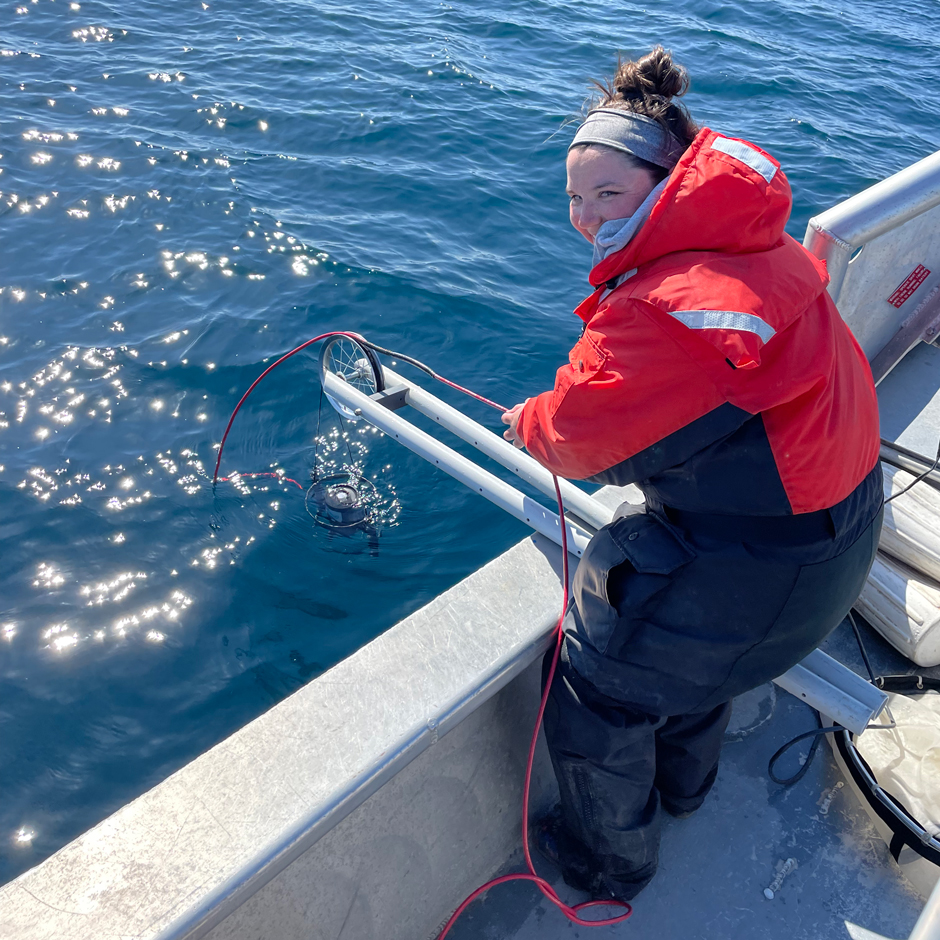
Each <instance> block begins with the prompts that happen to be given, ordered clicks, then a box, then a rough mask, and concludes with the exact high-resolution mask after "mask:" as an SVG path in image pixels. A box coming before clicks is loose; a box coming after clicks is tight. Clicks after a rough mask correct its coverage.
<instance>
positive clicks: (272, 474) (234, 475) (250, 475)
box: [212, 470, 303, 490]
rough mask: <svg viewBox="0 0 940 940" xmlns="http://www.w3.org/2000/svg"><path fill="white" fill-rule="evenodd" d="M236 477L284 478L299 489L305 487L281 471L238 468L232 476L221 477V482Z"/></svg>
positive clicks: (283, 479)
mask: <svg viewBox="0 0 940 940" xmlns="http://www.w3.org/2000/svg"><path fill="white" fill-rule="evenodd" d="M235 477H239V478H241V477H251V478H252V479H254V478H255V477H276V478H277V479H278V480H282V481H283V482H284V483H293V484H294V486H296V487H297V489H298V490H302V489H303V487H302V486H301V485H300V484H299V483H298V482H297V481H296V480H292V479H291V478H290V477H285V476H282V475H281V474H280V473H239V472H238V471H237V470H236V471H235V473H234V474H233V475H232V476H230V477H219V483H228V482H229V481H230V480H232V479H234V478H235ZM212 482H213V483H214V482H215V480H214V479H213V481H212Z"/></svg>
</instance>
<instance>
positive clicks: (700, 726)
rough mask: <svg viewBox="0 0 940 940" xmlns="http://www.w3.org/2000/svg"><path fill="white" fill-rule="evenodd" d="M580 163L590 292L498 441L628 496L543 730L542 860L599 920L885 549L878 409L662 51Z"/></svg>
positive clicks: (614, 99)
mask: <svg viewBox="0 0 940 940" xmlns="http://www.w3.org/2000/svg"><path fill="white" fill-rule="evenodd" d="M598 87H599V88H601V89H602V91H603V93H604V94H603V98H602V100H601V102H600V106H599V107H598V108H595V110H593V111H591V112H590V113H589V114H588V116H587V119H586V120H585V121H584V123H583V124H582V125H581V126H580V128H579V129H578V131H577V133H576V134H575V137H574V141H573V142H572V144H571V146H570V148H569V151H568V160H567V169H568V195H569V198H570V204H571V209H570V213H571V223H572V225H574V227H575V228H576V229H577V230H578V231H579V232H580V233H581V234H582V235H584V237H585V238H586V239H587V240H588V241H590V242H591V243H592V244H593V245H594V266H593V269H592V270H591V274H590V282H591V284H592V286H593V287H594V292H593V293H592V294H591V296H590V297H588V298H587V299H586V300H585V301H583V302H582V303H581V304H580V306H579V307H578V308H577V310H576V311H575V312H576V313H577V315H578V316H579V317H580V318H581V319H582V320H583V321H584V330H583V333H582V335H581V339H580V340H579V342H578V343H577V344H576V345H575V347H574V349H572V351H571V353H570V355H569V357H568V364H567V365H564V366H563V367H562V368H560V369H559V370H558V373H557V377H556V380H555V387H554V389H553V390H551V391H548V392H544V393H542V394H541V395H538V396H537V397H535V398H530V399H528V400H527V401H526V402H525V403H523V404H521V405H516V406H515V407H514V408H513V409H511V410H510V411H509V412H507V413H506V414H505V415H504V416H503V421H504V422H505V423H507V424H509V429H508V430H507V431H506V434H505V436H506V437H507V438H508V439H509V440H512V441H513V442H514V443H516V444H517V445H518V446H525V447H526V448H528V450H529V451H530V452H531V453H532V454H533V455H534V456H535V457H536V458H537V459H538V460H539V461H540V462H541V463H543V464H544V465H545V466H546V467H547V468H548V469H550V470H551V471H553V472H554V473H557V474H559V475H563V476H566V477H574V478H578V479H587V480H591V481H595V482H599V483H613V484H618V485H624V484H627V483H637V484H638V485H639V487H640V489H641V490H642V491H643V493H644V495H645V497H646V505H645V507H644V508H643V510H642V511H636V510H634V509H633V508H632V507H630V506H624V507H622V510H621V511H620V512H618V515H617V518H615V521H614V522H612V523H611V524H610V525H609V526H605V527H604V528H603V529H601V530H600V531H599V532H598V533H597V535H596V536H595V537H594V538H593V539H592V541H591V543H590V545H589V547H588V549H587V551H586V552H585V555H584V558H583V560H582V561H581V563H580V566H579V567H578V570H577V573H576V576H575V578H574V582H573V600H572V606H571V608H570V609H569V612H568V615H567V619H566V622H565V632H566V636H565V642H564V646H563V649H562V654H561V659H560V662H559V668H558V673H557V675H556V678H555V681H554V683H553V686H552V690H551V694H550V698H549V705H548V709H547V712H546V718H545V730H546V735H547V739H548V745H549V750H550V752H551V756H552V762H553V765H554V768H555V773H556V776H557V778H558V784H559V788H560V791H561V803H560V807H559V809H558V810H557V811H556V812H555V813H554V814H552V816H550V817H549V818H548V819H547V820H543V822H542V823H541V824H540V826H539V827H537V842H538V846H539V848H540V849H541V850H542V851H543V854H546V855H548V856H549V857H552V858H555V859H557V860H558V861H559V863H560V865H561V867H562V870H563V873H564V876H565V880H566V881H568V883H569V884H571V885H573V886H575V887H578V888H581V889H583V890H586V891H589V892H591V893H592V894H593V895H594V896H595V897H615V898H619V899H621V900H624V901H626V900H630V899H631V898H633V897H634V896H635V895H636V894H637V893H638V892H639V891H640V890H641V889H642V888H643V887H644V886H645V885H646V884H647V883H648V882H649V880H650V879H651V878H652V876H653V874H654V873H655V870H656V865H657V857H658V846H659V830H660V814H661V810H665V811H666V812H668V813H671V814H672V815H674V816H687V815H689V814H690V813H692V812H694V811H695V810H696V809H697V808H698V807H699V806H700V805H701V804H702V802H703V800H704V799H705V795H706V794H707V793H708V790H709V789H710V788H711V786H712V784H713V783H714V780H715V776H716V773H717V768H718V756H719V752H720V749H721V741H722V736H723V734H724V730H725V727H726V725H727V723H728V718H729V716H730V710H731V706H730V700H731V698H732V697H733V696H735V695H739V694H741V693H742V692H745V691H746V690H748V689H751V688H754V687H756V686H758V685H760V684H762V683H764V682H767V681H769V680H770V679H773V678H774V677H775V676H779V675H780V674H781V673H783V672H785V671H786V670H787V669H789V668H790V667H791V666H793V665H794V664H795V663H797V662H799V660H801V659H802V658H803V657H804V656H806V655H807V654H808V653H809V652H810V651H811V650H813V649H814V648H815V647H816V646H817V645H818V644H819V643H820V642H821V641H822V640H823V638H824V637H825V636H826V635H827V634H828V633H829V632H830V631H831V630H832V629H834V628H835V627H836V625H837V624H838V623H839V622H840V621H841V620H842V618H843V617H844V616H845V614H846V612H847V611H848V610H849V608H850V606H851V604H852V603H853V602H854V600H855V598H856V597H857V596H858V593H859V591H860V590H861V587H862V585H863V583H864V581H865V578H866V577H867V575H868V570H869V567H870V565H871V563H872V559H873V557H874V554H875V550H876V547H877V544H878V536H879V532H880V528H881V505H882V483H881V471H880V464H879V462H878V448H879V434H878V407H877V400H876V398H875V389H874V385H873V383H872V378H871V372H870V370H869V368H868V364H867V362H866V360H865V357H864V355H863V353H862V352H861V350H860V349H859V347H858V345H857V343H856V342H855V340H854V339H853V337H852V335H851V334H850V333H849V331H848V329H847V328H846V327H845V325H844V324H843V322H842V320H841V318H840V317H839V314H838V312H837V311H836V309H835V306H834V305H833V303H832V301H831V300H830V298H829V295H828V294H827V293H826V289H825V288H826V284H827V281H828V277H827V274H826V270H825V267H824V265H822V264H821V263H820V262H818V261H817V260H816V259H815V258H813V257H812V256H810V255H809V253H808V252H806V251H805V250H804V249H803V248H802V247H801V246H800V245H799V244H798V243H797V242H795V241H794V240H793V239H792V238H790V237H789V236H788V235H786V234H785V233H784V225H785V224H786V221H787V218H788V217H789V214H790V207H791V198H790V187H789V184H788V183H787V179H786V177H785V176H784V174H783V172H782V170H781V169H780V165H779V164H778V163H777V161H776V160H774V159H773V158H772V157H771V156H769V155H768V154H767V153H765V152H764V151H762V150H760V149H759V148H757V147H755V146H754V145H753V144H750V143H747V142H745V141H740V140H734V139H732V138H728V137H725V136H724V135H721V134H718V133H715V132H714V131H711V130H708V129H707V128H703V129H701V130H699V129H698V128H697V127H696V126H695V125H694V124H693V122H692V120H691V119H690V117H689V116H688V114H687V112H686V111H685V109H684V108H682V107H681V106H680V105H679V104H677V103H676V102H675V101H674V100H673V99H674V98H676V97H678V96H680V95H681V94H683V93H684V92H685V90H686V89H687V87H688V79H687V77H686V75H685V72H684V70H682V69H681V68H680V67H679V66H677V65H676V64H675V63H673V61H672V58H671V56H670V55H669V53H667V52H666V51H664V50H663V49H662V48H661V47H657V48H656V49H654V50H653V51H652V52H651V53H650V54H649V55H646V56H644V57H643V58H641V59H639V60H638V61H635V62H626V63H621V64H620V65H619V67H618V70H617V73H616V76H615V77H614V79H613V81H612V82H610V83H608V84H607V85H598Z"/></svg>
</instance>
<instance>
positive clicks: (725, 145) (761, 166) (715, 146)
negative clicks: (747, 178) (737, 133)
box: [712, 137, 777, 183]
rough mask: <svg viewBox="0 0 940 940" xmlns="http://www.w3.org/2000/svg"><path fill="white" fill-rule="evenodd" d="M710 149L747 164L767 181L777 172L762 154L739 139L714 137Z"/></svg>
mask: <svg viewBox="0 0 940 940" xmlns="http://www.w3.org/2000/svg"><path fill="white" fill-rule="evenodd" d="M712 150H720V151H721V152H722V153H726V154H728V156H729V157H734V159H735V160H740V161H741V163H744V164H747V166H749V167H750V168H751V169H752V170H756V171H757V172H758V173H760V175H761V176H763V177H764V179H765V180H767V182H768V183H769V182H770V181H771V180H772V179H773V178H774V176H775V175H776V173H777V168H776V167H775V166H774V165H773V164H772V163H771V162H770V161H769V160H768V159H767V158H766V157H765V156H764V155H763V154H762V153H758V152H757V151H756V150H755V149H754V148H753V147H749V146H748V145H747V144H745V143H742V142H741V141H740V140H728V138H727V137H716V138H715V139H714V140H713V141H712Z"/></svg>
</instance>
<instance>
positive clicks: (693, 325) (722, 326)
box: [666, 310, 777, 343]
mask: <svg viewBox="0 0 940 940" xmlns="http://www.w3.org/2000/svg"><path fill="white" fill-rule="evenodd" d="M666 312H667V313H668V314H669V316H671V317H675V319H677V320H679V321H680V322H681V323H684V324H685V325H686V326H687V327H689V329H691V330H741V331H743V332H745V333H756V334H757V335H758V336H759V337H760V338H761V341H762V342H764V343H766V342H767V341H768V340H769V339H770V338H771V337H772V336H773V335H774V333H776V332H777V331H776V330H775V329H774V328H773V327H772V326H771V325H770V324H769V323H767V322H765V321H764V320H762V319H761V318H760V317H758V316H755V315H754V314H753V313H741V312H740V311H738V310H667V311H666Z"/></svg>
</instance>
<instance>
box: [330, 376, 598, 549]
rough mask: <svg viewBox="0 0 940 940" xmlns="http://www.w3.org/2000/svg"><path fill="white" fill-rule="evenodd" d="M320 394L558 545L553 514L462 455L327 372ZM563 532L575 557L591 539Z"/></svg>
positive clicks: (575, 530) (580, 532) (576, 531)
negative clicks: (360, 417)
mask: <svg viewBox="0 0 940 940" xmlns="http://www.w3.org/2000/svg"><path fill="white" fill-rule="evenodd" d="M322 379H323V391H324V392H325V393H326V394H327V395H329V396H330V397H331V398H333V399H335V400H336V401H338V402H340V403H341V404H343V405H345V406H346V407H347V408H349V409H350V410H351V411H352V412H354V413H355V414H357V415H361V416H362V417H363V418H365V419H366V420H367V421H368V422H369V423H370V424H372V425H374V426H375V427H377V428H378V429H379V430H380V431H384V432H385V433H386V434H387V435H389V437H393V438H395V440H396V441H398V442H399V443H401V444H404V445H405V447H407V448H408V449H409V450H411V451H413V452H414V453H416V454H417V455H418V456H419V457H423V458H424V459H425V460H427V461H429V462H430V463H433V464H434V465H435V466H437V467H440V469H441V470H443V471H444V472H445V473H448V474H449V475H450V476H452V477H453V478H454V479H455V480H459V481H460V482H461V483H463V484H464V485H465V486H468V487H470V489H472V490H474V491H476V492H478V493H479V494H480V495H481V496H485V497H486V498H487V499H488V500H489V501H490V502H491V503H494V504H495V505H496V506H499V508H500V509H503V510H505V511H506V512H508V513H509V514H510V515H511V516H514V517H515V518H516V519H518V520H519V521H520V522H524V523H525V524H526V525H527V526H529V527H530V528H532V529H534V530H535V531H536V532H538V533H539V534H540V535H544V536H545V537H546V538H549V539H551V540H552V541H553V542H555V544H556V545H560V544H561V526H560V525H559V519H558V513H555V512H552V511H551V510H550V509H546V508H545V506H543V505H542V504H541V503H539V502H536V501H535V500H534V499H532V498H531V497H529V496H526V495H525V494H524V493H522V492H521V491H520V490H517V489H516V488H515V487H514V486H512V485H511V484H509V483H507V482H506V481H505V480H501V479H500V478H499V477H498V476H496V475H495V474H493V473H490V472H489V470H484V469H483V468H482V467H480V466H478V465H477V464H475V463H474V462H473V461H472V460H470V459H469V458H468V457H464V456H463V454H458V453H457V451H455V450H454V449H453V448H451V447H448V446H447V445H446V444H442V443H441V442H440V441H439V440H437V439H436V438H434V437H432V436H431V435H430V434H428V433H427V432H426V431H422V430H421V429H420V428H416V427H415V426H414V425H413V424H412V423H411V422H410V421H406V420H405V419H404V418H402V417H400V416H399V415H397V414H396V413H395V412H394V411H390V410H389V409H388V408H386V407H385V406H384V405H381V404H379V403H378V402H377V401H375V400H374V399H372V398H369V397H368V396H367V395H364V394H363V393H362V392H360V391H359V390H358V389H356V388H354V387H353V386H352V385H350V384H349V383H347V382H344V381H343V380H342V379H340V378H337V376H336V375H334V374H333V373H332V372H328V371H324V372H323V375H322ZM565 525H566V526H567V528H568V551H569V552H570V553H571V554H572V555H575V556H577V557H578V558H580V557H581V556H582V555H583V554H584V550H585V549H586V548H587V544H588V542H589V541H590V540H591V536H590V534H589V533H588V532H585V531H584V529H582V528H581V527H580V526H578V525H575V524H574V523H572V522H569V521H568V520H565Z"/></svg>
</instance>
